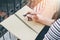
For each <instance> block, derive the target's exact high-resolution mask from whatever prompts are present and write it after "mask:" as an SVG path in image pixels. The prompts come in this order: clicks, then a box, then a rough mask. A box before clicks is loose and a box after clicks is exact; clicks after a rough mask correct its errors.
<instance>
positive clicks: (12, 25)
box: [1, 5, 45, 40]
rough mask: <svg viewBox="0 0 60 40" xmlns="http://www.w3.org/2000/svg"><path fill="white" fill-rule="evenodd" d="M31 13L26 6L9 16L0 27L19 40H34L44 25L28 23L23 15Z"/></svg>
mask: <svg viewBox="0 0 60 40" xmlns="http://www.w3.org/2000/svg"><path fill="white" fill-rule="evenodd" d="M31 11H33V10H32V9H31V8H29V7H28V6H27V5H25V6H24V7H23V8H22V9H20V10H18V11H17V12H16V13H15V14H13V15H11V16H10V17H8V18H7V19H5V20H4V21H3V22H1V25H2V26H4V27H5V28H6V29H7V30H8V31H10V32H11V33H12V34H14V35H15V36H17V37H18V38H19V39H21V40H35V38H36V37H37V35H38V34H39V33H40V32H41V30H42V29H43V28H44V26H45V25H42V24H39V23H36V22H34V21H28V20H27V19H26V18H25V17H24V16H23V15H24V14H26V13H28V12H31Z"/></svg>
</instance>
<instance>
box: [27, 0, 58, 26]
mask: <svg viewBox="0 0 60 40" xmlns="http://www.w3.org/2000/svg"><path fill="white" fill-rule="evenodd" d="M40 3H41V4H42V5H41V7H40V11H37V12H40V13H37V12H30V13H31V14H34V15H31V14H28V15H27V17H30V18H32V20H33V21H35V22H38V23H42V24H44V25H48V26H50V25H51V24H52V23H53V22H54V21H55V20H54V19H52V17H53V16H54V14H55V13H56V12H57V10H58V6H57V0H42V1H41V2H40ZM42 10H43V11H42Z"/></svg>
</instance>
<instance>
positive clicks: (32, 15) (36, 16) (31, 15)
mask: <svg viewBox="0 0 60 40" xmlns="http://www.w3.org/2000/svg"><path fill="white" fill-rule="evenodd" d="M38 15H39V14H36V13H33V14H28V15H27V17H28V19H29V18H30V19H31V21H35V22H38V23H39V16H38ZM28 21H29V20H28Z"/></svg>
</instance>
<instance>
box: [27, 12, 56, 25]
mask: <svg viewBox="0 0 60 40" xmlns="http://www.w3.org/2000/svg"><path fill="white" fill-rule="evenodd" d="M27 17H30V18H31V19H32V21H35V22H38V23H42V24H44V25H48V26H50V25H51V24H52V23H53V22H54V21H55V20H53V19H49V18H46V17H44V16H42V15H40V14H36V13H34V14H33V15H32V14H28V15H27Z"/></svg>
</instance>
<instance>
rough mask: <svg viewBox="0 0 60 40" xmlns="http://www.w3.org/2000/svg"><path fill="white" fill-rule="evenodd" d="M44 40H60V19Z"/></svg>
mask: <svg viewBox="0 0 60 40" xmlns="http://www.w3.org/2000/svg"><path fill="white" fill-rule="evenodd" d="M43 40H60V19H58V20H57V21H56V22H54V23H53V24H52V25H51V27H50V28H49V30H48V32H47V33H46V34H45V37H44V39H43Z"/></svg>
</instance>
